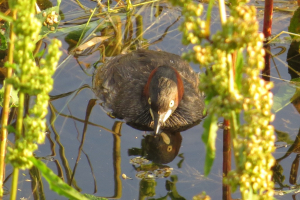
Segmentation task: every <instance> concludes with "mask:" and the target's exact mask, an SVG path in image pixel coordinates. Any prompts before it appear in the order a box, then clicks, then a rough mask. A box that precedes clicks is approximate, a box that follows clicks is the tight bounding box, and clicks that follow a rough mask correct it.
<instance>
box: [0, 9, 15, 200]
mask: <svg viewBox="0 0 300 200" xmlns="http://www.w3.org/2000/svg"><path fill="white" fill-rule="evenodd" d="M16 13H17V12H16V10H13V12H12V17H13V20H15V19H16ZM10 30H11V31H10V35H9V38H10V43H9V46H8V62H9V64H12V63H13V50H14V40H15V34H14V32H13V31H12V30H13V23H11V26H10ZM11 75H12V68H8V69H7V74H6V78H10V77H11ZM11 89H12V85H11V84H6V85H5V90H4V101H3V108H2V116H1V127H2V128H1V132H0V137H1V141H0V196H1V197H2V196H3V180H4V176H5V162H4V159H5V153H6V142H7V129H6V126H7V122H8V117H9V111H10V110H9V101H10V93H11Z"/></svg>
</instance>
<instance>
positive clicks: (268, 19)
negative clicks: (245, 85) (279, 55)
mask: <svg viewBox="0 0 300 200" xmlns="http://www.w3.org/2000/svg"><path fill="white" fill-rule="evenodd" d="M272 19H273V0H266V1H265V13H264V26H263V34H264V36H265V38H267V40H268V38H269V37H270V36H271V33H272ZM266 48H267V49H268V50H270V46H269V45H268V46H266ZM266 52H270V51H266ZM270 57H271V55H270V54H269V53H266V55H265V68H264V69H263V71H262V73H263V76H262V78H263V79H264V80H266V81H270Z"/></svg>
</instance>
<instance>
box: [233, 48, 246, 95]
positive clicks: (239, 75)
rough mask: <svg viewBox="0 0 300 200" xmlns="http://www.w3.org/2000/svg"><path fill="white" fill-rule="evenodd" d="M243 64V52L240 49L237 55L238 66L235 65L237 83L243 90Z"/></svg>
mask: <svg viewBox="0 0 300 200" xmlns="http://www.w3.org/2000/svg"><path fill="white" fill-rule="evenodd" d="M243 65H244V57H243V53H242V51H238V52H237V57H236V66H235V83H236V85H237V88H238V89H239V90H241V88H242V78H243V73H242V70H243Z"/></svg>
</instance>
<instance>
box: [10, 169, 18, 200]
mask: <svg viewBox="0 0 300 200" xmlns="http://www.w3.org/2000/svg"><path fill="white" fill-rule="evenodd" d="M12 175H13V176H12V177H13V179H12V183H11V193H10V200H16V199H17V190H18V177H19V169H18V168H14V171H13V174H12Z"/></svg>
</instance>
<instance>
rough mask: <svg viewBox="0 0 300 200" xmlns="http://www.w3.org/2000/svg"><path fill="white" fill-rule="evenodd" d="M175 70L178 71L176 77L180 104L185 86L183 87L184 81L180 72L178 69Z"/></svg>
mask: <svg viewBox="0 0 300 200" xmlns="http://www.w3.org/2000/svg"><path fill="white" fill-rule="evenodd" d="M173 69H174V68H173ZM174 71H175V73H176V78H177V90H178V104H179V102H180V101H181V99H182V97H183V93H184V87H183V82H182V79H181V77H180V74H179V73H178V71H177V70H176V69H174Z"/></svg>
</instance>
